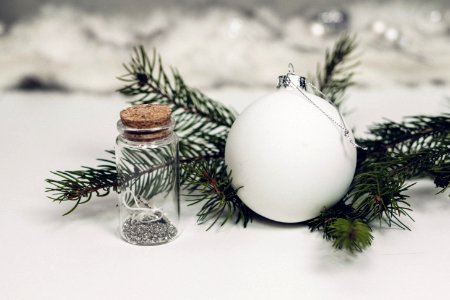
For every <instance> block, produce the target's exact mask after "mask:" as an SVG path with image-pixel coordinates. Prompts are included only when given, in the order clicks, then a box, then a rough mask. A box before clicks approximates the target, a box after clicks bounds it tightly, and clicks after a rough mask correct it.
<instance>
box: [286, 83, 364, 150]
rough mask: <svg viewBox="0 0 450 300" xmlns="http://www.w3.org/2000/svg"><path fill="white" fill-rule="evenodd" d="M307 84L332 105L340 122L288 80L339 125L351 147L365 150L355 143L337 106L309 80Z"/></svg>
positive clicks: (291, 84)
mask: <svg viewBox="0 0 450 300" xmlns="http://www.w3.org/2000/svg"><path fill="white" fill-rule="evenodd" d="M307 84H308V85H309V86H310V87H312V88H313V89H314V90H316V91H317V92H318V93H319V94H320V95H322V96H323V97H324V99H325V100H326V101H328V103H330V104H331V105H333V106H334V107H335V108H336V110H337V112H338V114H339V118H340V120H341V123H339V122H338V121H336V120H335V119H333V117H331V116H330V115H329V114H328V113H326V112H325V111H324V110H323V109H322V108H320V106H318V105H317V104H316V103H315V102H314V101H312V100H311V99H310V98H309V97H308V96H307V95H306V94H305V93H304V92H303V91H302V89H301V88H300V87H298V86H296V85H295V84H293V83H292V82H291V81H290V80H289V85H290V86H291V87H293V88H295V89H296V90H297V91H299V92H300V93H301V94H302V95H303V96H304V97H305V98H306V99H307V100H308V101H309V102H310V103H311V104H312V105H314V107H315V108H317V109H318V110H319V111H320V112H321V113H322V114H323V115H324V116H325V117H327V118H328V120H330V121H331V122H332V123H333V124H335V125H336V126H337V127H339V128H340V129H341V130H342V132H343V133H344V136H345V137H346V138H347V139H348V140H349V142H350V144H352V146H353V147H355V148H360V149H362V150H367V148H365V147H362V146H360V145H358V144H357V143H356V141H355V140H354V139H352V137H351V136H350V131H349V130H348V129H347V126H345V122H344V119H343V118H342V114H341V113H340V112H339V109H338V108H337V106H336V105H335V104H334V103H333V102H331V101H330V100H328V99H327V96H326V95H325V94H324V93H322V92H321V91H320V90H319V89H318V88H316V87H315V86H314V85H312V84H311V83H310V82H307Z"/></svg>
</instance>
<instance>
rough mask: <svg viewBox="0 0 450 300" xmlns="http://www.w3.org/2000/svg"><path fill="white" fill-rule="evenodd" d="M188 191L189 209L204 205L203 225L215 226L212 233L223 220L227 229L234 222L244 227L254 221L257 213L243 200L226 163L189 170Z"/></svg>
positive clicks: (201, 163) (200, 216) (214, 162)
mask: <svg viewBox="0 0 450 300" xmlns="http://www.w3.org/2000/svg"><path fill="white" fill-rule="evenodd" d="M185 173H186V178H185V182H186V185H185V186H186V189H187V190H188V191H189V192H190V194H188V195H187V197H188V199H187V201H189V202H191V203H190V204H189V205H195V204H199V203H202V208H201V209H200V211H199V212H198V213H197V216H198V222H199V223H200V224H203V223H207V222H209V221H212V222H210V223H211V224H210V225H209V227H208V229H210V228H211V227H212V226H213V225H214V224H216V223H217V222H218V221H219V220H222V221H221V223H220V225H221V226H223V225H224V224H225V223H226V222H227V221H228V220H229V219H230V218H233V217H234V218H235V221H236V223H239V222H240V221H242V223H243V225H244V227H246V226H247V224H248V222H250V221H252V218H253V212H252V211H251V210H250V209H249V208H248V207H247V206H246V205H245V204H244V203H243V202H242V200H241V199H239V197H238V195H237V191H238V189H235V188H233V186H232V185H231V182H232V177H231V173H230V172H228V171H227V168H226V166H225V163H224V161H223V159H211V160H201V161H198V162H195V163H192V164H189V165H186V167H185Z"/></svg>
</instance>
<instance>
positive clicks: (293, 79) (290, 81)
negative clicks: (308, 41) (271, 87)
mask: <svg viewBox="0 0 450 300" xmlns="http://www.w3.org/2000/svg"><path fill="white" fill-rule="evenodd" d="M288 86H291V87H292V86H293V87H295V88H301V89H303V90H305V91H306V78H305V77H303V76H299V75H296V74H295V73H294V66H293V65H292V63H289V65H288V73H287V74H286V75H280V76H278V84H277V88H278V89H279V88H281V87H284V88H286V87H288Z"/></svg>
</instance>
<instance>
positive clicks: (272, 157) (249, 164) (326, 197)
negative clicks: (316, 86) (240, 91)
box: [225, 86, 356, 223]
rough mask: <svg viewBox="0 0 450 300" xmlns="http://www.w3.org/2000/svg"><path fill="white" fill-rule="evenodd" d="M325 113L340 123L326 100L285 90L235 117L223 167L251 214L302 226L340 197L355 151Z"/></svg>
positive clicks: (352, 168)
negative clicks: (230, 174) (226, 168)
mask: <svg viewBox="0 0 450 300" xmlns="http://www.w3.org/2000/svg"><path fill="white" fill-rule="evenodd" d="M306 97H308V98H309V99H310V100H311V101H313V102H314V103H315V104H316V105H317V106H318V107H320V109H322V111H323V112H321V111H320V110H319V109H318V108H317V107H315V106H314V105H313V104H312V103H310V102H309V101H308V99H307V98H306ZM324 113H326V114H328V115H329V116H330V117H331V118H332V119H334V120H339V121H341V117H340V115H339V112H338V111H337V109H336V108H335V107H334V106H333V105H331V104H329V103H328V102H327V101H326V100H324V99H322V98H320V97H317V96H315V95H312V94H310V93H307V92H306V91H304V92H302V93H300V92H299V91H298V90H296V89H295V88H294V87H290V86H288V87H281V88H280V89H279V90H277V91H276V92H274V93H272V94H269V95H267V96H265V97H263V98H261V99H259V100H257V101H255V102H254V103H252V104H251V105H250V106H249V107H247V108H246V109H245V110H244V111H243V112H242V114H240V115H239V117H238V118H237V120H236V121H235V123H234V124H233V126H232V128H231V130H230V133H229V135H228V139H227V144H226V149H225V162H226V164H227V166H228V168H229V170H230V171H232V178H233V186H234V188H240V187H241V188H240V189H239V190H238V195H239V197H240V198H241V199H242V201H243V202H244V203H245V204H246V205H247V206H248V207H250V208H251V209H252V210H253V211H255V212H256V213H258V214H260V215H262V216H264V217H266V218H269V219H272V220H274V221H279V222H285V223H295V222H301V221H306V220H308V219H311V218H314V217H316V216H317V215H319V214H320V211H321V210H322V209H323V208H324V207H329V206H331V205H333V204H334V203H336V202H337V201H338V200H339V199H340V198H341V197H342V196H344V195H345V193H346V191H347V190H348V187H349V185H350V183H351V181H352V179H353V175H354V172H355V167H356V148H355V147H354V146H353V145H352V144H351V143H350V142H349V140H348V139H347V138H346V137H345V136H344V135H343V133H342V129H341V128H339V127H338V126H337V125H336V124H334V123H333V122H332V121H330V119H328V118H327V117H326V116H325V115H324ZM349 136H350V138H352V139H353V135H352V133H351V132H350V133H349Z"/></svg>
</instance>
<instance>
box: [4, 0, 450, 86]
mask: <svg viewBox="0 0 450 300" xmlns="http://www.w3.org/2000/svg"><path fill="white" fill-rule="evenodd" d="M347 31H348V32H351V33H355V34H357V36H358V41H359V45H360V47H359V50H358V59H359V60H360V61H361V65H360V67H359V68H358V69H357V74H356V79H357V81H358V85H357V87H356V88H358V89H380V88H384V87H388V86H396V87H398V86H400V87H404V88H405V89H410V88H417V87H423V86H427V87H433V88H436V89H439V90H447V89H448V85H449V84H450V71H449V70H450V43H449V41H450V1H448V0H431V1H413V0H409V1H406V0H405V1H375V0H370V1H369V0H366V1H353V0H345V1H344V0H333V1H317V0H316V1H306V0H298V1H288V0H276V1H269V0H263V1H256V0H247V1H239V0H215V1H206V0H191V1H187V0H164V1H163V0H156V1H145V0H127V1H123V0H122V1H119V0H96V1H92V0H60V1H58V0H6V1H5V0H1V2H0V90H1V91H11V90H21V91H22V90H25V91H33V90H40V91H42V90H44V91H59V92H76V91H82V92H89V93H113V92H114V91H115V90H116V89H117V88H118V87H120V82H119V81H118V80H117V79H116V77H117V76H119V75H121V74H122V73H123V69H122V63H124V62H127V61H128V59H129V57H130V54H131V51H132V48H133V47H134V46H136V45H140V44H142V45H144V46H145V47H146V48H147V49H148V50H150V49H152V48H155V49H156V50H157V51H158V52H159V53H160V54H161V56H162V58H163V60H164V62H165V65H166V66H169V65H170V66H174V67H176V68H177V69H179V71H180V72H181V74H182V75H183V77H184V78H185V79H186V81H187V82H188V83H189V84H190V85H192V86H195V87H198V88H201V89H209V90H211V89H221V88H224V87H237V88H243V89H247V88H254V87H258V88H269V87H273V86H274V85H275V84H276V77H277V75H279V74H283V73H286V71H287V64H288V63H289V62H292V63H293V64H294V66H295V70H296V73H298V74H304V75H308V74H313V73H314V71H315V69H316V67H317V64H318V63H321V62H323V57H324V51H325V49H326V47H329V46H331V45H332V44H333V42H334V41H335V40H336V39H337V37H338V36H339V35H340V34H342V33H343V32H347Z"/></svg>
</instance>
